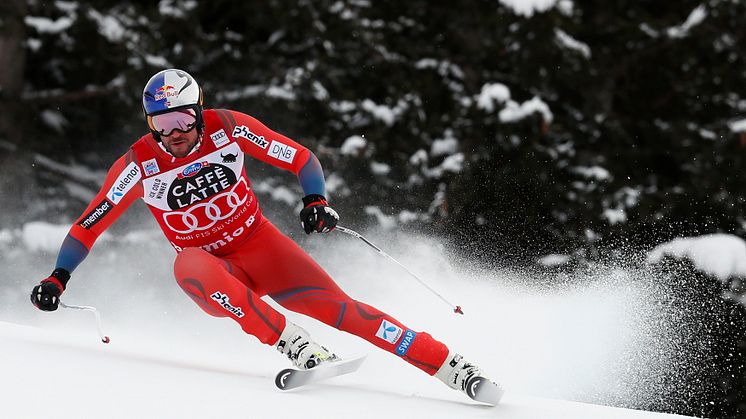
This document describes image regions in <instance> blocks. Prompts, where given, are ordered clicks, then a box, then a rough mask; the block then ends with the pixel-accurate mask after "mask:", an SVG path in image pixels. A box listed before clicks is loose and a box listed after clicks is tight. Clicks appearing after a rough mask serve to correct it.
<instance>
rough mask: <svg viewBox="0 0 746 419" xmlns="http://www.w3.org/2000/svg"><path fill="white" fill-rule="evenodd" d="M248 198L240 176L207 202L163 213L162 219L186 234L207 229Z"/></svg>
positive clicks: (229, 214)
mask: <svg viewBox="0 0 746 419" xmlns="http://www.w3.org/2000/svg"><path fill="white" fill-rule="evenodd" d="M248 198H249V186H248V184H247V183H246V179H244V178H241V179H240V180H239V181H238V182H237V183H236V184H235V185H233V187H232V188H230V190H227V191H224V192H223V193H221V194H219V195H215V196H213V197H212V198H210V200H209V201H207V202H200V203H198V204H195V205H193V206H190V207H189V209H187V210H186V211H173V212H167V213H164V214H163V221H165V222H166V226H168V228H170V229H171V230H172V231H174V232H176V233H179V234H188V233H192V232H195V231H201V230H207V229H208V228H211V227H212V226H214V225H215V224H216V223H217V222H218V221H221V220H225V219H226V218H228V217H230V216H232V215H233V214H234V213H235V212H236V210H238V209H239V208H240V207H241V205H243V204H244V203H246V200H247V199H248Z"/></svg>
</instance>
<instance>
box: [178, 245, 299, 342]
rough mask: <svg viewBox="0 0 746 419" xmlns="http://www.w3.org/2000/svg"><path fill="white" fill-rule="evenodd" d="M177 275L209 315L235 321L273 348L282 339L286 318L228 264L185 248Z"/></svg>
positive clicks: (189, 293)
mask: <svg viewBox="0 0 746 419" xmlns="http://www.w3.org/2000/svg"><path fill="white" fill-rule="evenodd" d="M174 276H175V277H176V282H178V284H179V286H180V287H181V288H182V289H183V290H184V292H186V293H187V295H188V296H189V297H191V298H192V300H194V302H196V303H197V305H198V306H200V308H202V310H204V311H205V312H206V313H208V314H210V315H213V316H216V317H230V318H232V319H233V320H235V321H236V322H238V324H239V325H241V328H242V329H243V330H244V331H245V332H246V333H248V334H251V335H254V336H256V337H257V338H258V339H259V340H260V341H261V342H262V343H266V344H268V345H272V344H275V343H276V342H277V340H278V339H280V334H281V333H282V330H283V329H284V328H285V316H283V315H282V314H281V313H279V312H277V310H275V309H273V308H272V307H270V306H269V305H268V304H267V303H265V302H264V301H262V300H261V299H260V296H258V295H257V294H256V293H254V292H253V291H252V290H251V289H249V288H248V286H247V284H245V283H243V282H242V281H241V280H239V278H241V279H243V280H246V279H245V275H244V274H243V272H241V271H239V270H237V268H236V267H235V266H234V265H233V264H231V263H230V262H229V261H227V260H223V259H220V258H218V257H215V256H213V255H211V254H210V253H208V252H206V251H204V250H202V249H199V248H194V247H190V248H186V249H184V250H183V251H181V252H180V253H179V254H178V255H177V256H176V261H175V262H174Z"/></svg>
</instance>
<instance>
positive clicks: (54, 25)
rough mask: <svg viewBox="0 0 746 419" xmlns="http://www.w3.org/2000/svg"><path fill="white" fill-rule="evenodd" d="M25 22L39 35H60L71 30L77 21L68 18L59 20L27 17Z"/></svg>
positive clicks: (64, 17)
mask: <svg viewBox="0 0 746 419" xmlns="http://www.w3.org/2000/svg"><path fill="white" fill-rule="evenodd" d="M24 22H25V23H26V25H28V26H31V27H32V28H34V29H36V31H37V32H39V33H49V34H58V33H62V32H64V31H66V30H67V29H69V28H70V26H72V25H73V23H75V19H74V18H71V17H68V16H63V17H60V18H59V19H57V20H52V19H49V18H46V17H37V16H26V17H25V18H24Z"/></svg>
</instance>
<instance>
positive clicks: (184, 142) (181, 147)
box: [161, 128, 199, 157]
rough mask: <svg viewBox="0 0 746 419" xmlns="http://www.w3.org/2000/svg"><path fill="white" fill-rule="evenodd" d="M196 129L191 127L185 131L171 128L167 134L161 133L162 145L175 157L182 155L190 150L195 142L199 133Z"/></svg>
mask: <svg viewBox="0 0 746 419" xmlns="http://www.w3.org/2000/svg"><path fill="white" fill-rule="evenodd" d="M197 131H198V130H197V129H194V128H192V129H191V130H189V131H187V132H182V131H179V130H173V131H172V132H171V134H169V135H161V141H162V142H163V146H164V147H166V150H168V151H169V152H170V153H171V154H173V155H174V156H175V157H184V156H186V155H187V154H189V152H190V151H192V148H194V145H195V144H197V140H198V139H199V133H198V132H197Z"/></svg>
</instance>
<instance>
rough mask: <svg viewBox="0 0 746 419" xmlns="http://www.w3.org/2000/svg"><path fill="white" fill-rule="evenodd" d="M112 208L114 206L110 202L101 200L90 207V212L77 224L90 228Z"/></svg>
mask: <svg viewBox="0 0 746 419" xmlns="http://www.w3.org/2000/svg"><path fill="white" fill-rule="evenodd" d="M112 208H114V205H112V204H111V202H109V201H107V200H103V201H101V203H100V204H98V205H96V208H94V209H92V210H91V212H89V213H88V214H86V215H84V216H83V217H82V219H81V221H80V223H78V225H79V226H81V227H83V228H85V229H86V230H90V229H91V227H93V226H94V225H95V224H96V223H97V222H99V220H101V219H102V218H103V217H104V216H105V215H106V214H108V213H109V211H111V209H112Z"/></svg>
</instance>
